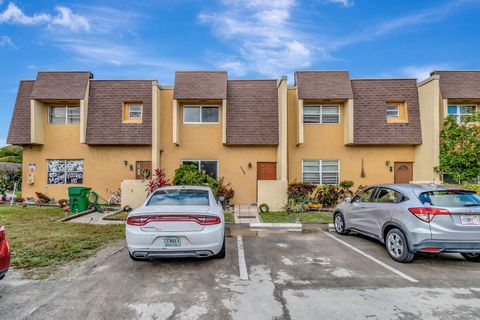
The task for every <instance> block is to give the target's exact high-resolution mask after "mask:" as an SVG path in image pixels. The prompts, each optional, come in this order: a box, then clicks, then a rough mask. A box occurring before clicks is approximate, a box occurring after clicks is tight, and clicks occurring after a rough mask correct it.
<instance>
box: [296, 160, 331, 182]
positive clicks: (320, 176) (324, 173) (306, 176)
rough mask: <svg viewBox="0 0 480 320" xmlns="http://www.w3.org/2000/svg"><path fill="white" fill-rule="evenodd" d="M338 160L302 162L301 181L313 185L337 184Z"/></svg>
mask: <svg viewBox="0 0 480 320" xmlns="http://www.w3.org/2000/svg"><path fill="white" fill-rule="evenodd" d="M339 180H340V161H339V160H302V181H303V182H310V183H313V184H338V183H339Z"/></svg>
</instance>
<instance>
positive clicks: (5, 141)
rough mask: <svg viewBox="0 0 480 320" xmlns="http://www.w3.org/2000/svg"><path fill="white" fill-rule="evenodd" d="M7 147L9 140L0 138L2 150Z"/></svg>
mask: <svg viewBox="0 0 480 320" xmlns="http://www.w3.org/2000/svg"><path fill="white" fill-rule="evenodd" d="M6 145H7V139H5V138H3V137H0V148H1V147H5V146H6Z"/></svg>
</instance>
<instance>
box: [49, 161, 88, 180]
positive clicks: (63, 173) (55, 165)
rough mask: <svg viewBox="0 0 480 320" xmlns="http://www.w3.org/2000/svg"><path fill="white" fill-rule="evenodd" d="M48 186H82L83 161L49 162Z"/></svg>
mask: <svg viewBox="0 0 480 320" xmlns="http://www.w3.org/2000/svg"><path fill="white" fill-rule="evenodd" d="M47 166H48V173H47V175H48V176H47V183H48V184H82V183H83V160H48V164H47Z"/></svg>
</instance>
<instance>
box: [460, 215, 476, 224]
mask: <svg viewBox="0 0 480 320" xmlns="http://www.w3.org/2000/svg"><path fill="white" fill-rule="evenodd" d="M460 223H461V224H467V225H480V217H479V216H478V215H476V214H475V215H468V216H460Z"/></svg>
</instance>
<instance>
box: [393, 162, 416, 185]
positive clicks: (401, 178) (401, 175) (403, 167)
mask: <svg viewBox="0 0 480 320" xmlns="http://www.w3.org/2000/svg"><path fill="white" fill-rule="evenodd" d="M393 167H394V169H393V170H394V171H393V182H394V183H410V181H412V180H413V163H412V162H395V163H394V164H393Z"/></svg>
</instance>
